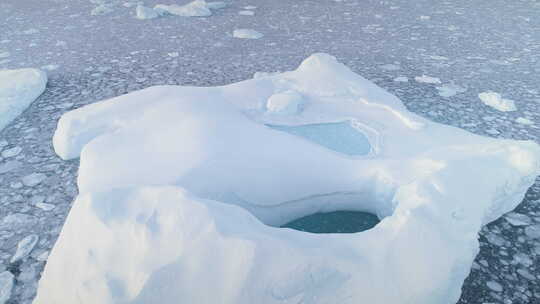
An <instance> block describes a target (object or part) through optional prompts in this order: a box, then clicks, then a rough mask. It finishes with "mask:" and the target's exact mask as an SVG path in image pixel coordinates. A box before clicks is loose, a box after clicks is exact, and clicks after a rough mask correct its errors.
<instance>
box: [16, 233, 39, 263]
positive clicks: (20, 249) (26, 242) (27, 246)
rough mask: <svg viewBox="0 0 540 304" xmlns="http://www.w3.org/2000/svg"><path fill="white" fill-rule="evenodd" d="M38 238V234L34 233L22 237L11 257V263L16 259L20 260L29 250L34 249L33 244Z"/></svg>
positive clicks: (34, 244)
mask: <svg viewBox="0 0 540 304" xmlns="http://www.w3.org/2000/svg"><path fill="white" fill-rule="evenodd" d="M38 240H39V236H37V235H36V234H31V235H29V236H27V237H25V238H24V239H22V240H21V241H20V242H19V244H17V250H16V251H15V254H14V255H13V256H12V257H11V261H10V262H11V263H15V262H17V261H18V260H21V259H23V258H25V257H26V256H28V255H29V254H30V252H32V250H33V249H34V246H36V244H37V241H38Z"/></svg>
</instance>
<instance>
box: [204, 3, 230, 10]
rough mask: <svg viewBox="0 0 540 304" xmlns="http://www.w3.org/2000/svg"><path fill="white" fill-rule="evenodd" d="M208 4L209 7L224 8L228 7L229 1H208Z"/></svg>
mask: <svg viewBox="0 0 540 304" xmlns="http://www.w3.org/2000/svg"><path fill="white" fill-rule="evenodd" d="M206 6H207V7H208V8H209V9H222V8H225V7H227V3H225V2H223V1H214V2H207V3H206Z"/></svg>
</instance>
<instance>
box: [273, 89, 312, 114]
mask: <svg viewBox="0 0 540 304" xmlns="http://www.w3.org/2000/svg"><path fill="white" fill-rule="evenodd" d="M303 102H304V98H303V97H302V95H300V94H298V92H296V91H292V90H288V91H285V92H283V93H278V94H274V95H272V96H270V97H269V98H268V101H267V102H266V108H267V109H268V112H271V113H275V114H282V115H292V114H297V113H298V112H300V106H301V105H302V103H303Z"/></svg>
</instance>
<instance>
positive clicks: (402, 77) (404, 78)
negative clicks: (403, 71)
mask: <svg viewBox="0 0 540 304" xmlns="http://www.w3.org/2000/svg"><path fill="white" fill-rule="evenodd" d="M394 81H395V82H409V78H407V77H405V76H399V77H396V78H394Z"/></svg>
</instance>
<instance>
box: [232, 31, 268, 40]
mask: <svg viewBox="0 0 540 304" xmlns="http://www.w3.org/2000/svg"><path fill="white" fill-rule="evenodd" d="M262 36H264V35H263V34H261V33H259V32H257V31H255V30H251V29H236V30H234V31H233V37H235V38H240V39H259V38H261V37H262Z"/></svg>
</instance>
